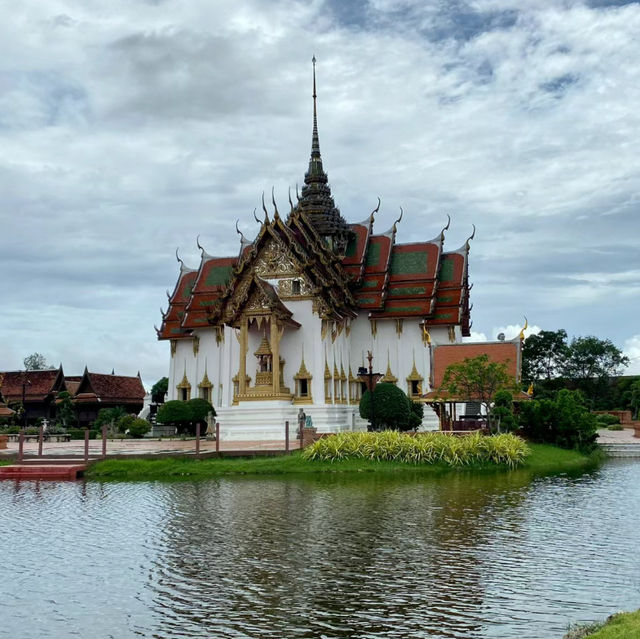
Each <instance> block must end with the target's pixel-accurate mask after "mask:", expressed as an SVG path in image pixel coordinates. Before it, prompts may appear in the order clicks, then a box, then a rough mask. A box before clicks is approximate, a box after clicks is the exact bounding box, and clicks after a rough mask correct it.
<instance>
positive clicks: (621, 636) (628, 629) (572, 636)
mask: <svg viewBox="0 0 640 639" xmlns="http://www.w3.org/2000/svg"><path fill="white" fill-rule="evenodd" d="M584 630H588V626H587V627H583V628H581V627H580V626H578V627H577V628H576V629H575V630H572V631H570V632H568V633H567V634H566V635H565V639H638V637H640V610H637V611H636V612H625V613H620V614H617V615H613V616H611V617H610V618H609V620H608V621H606V622H605V623H604V625H602V626H601V627H600V628H599V629H598V630H596V631H594V632H591V633H588V634H585V633H584V632H583V631H584Z"/></svg>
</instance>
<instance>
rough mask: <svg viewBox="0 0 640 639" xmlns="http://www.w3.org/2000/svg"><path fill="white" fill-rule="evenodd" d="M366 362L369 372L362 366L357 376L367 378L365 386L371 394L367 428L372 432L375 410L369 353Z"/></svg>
mask: <svg viewBox="0 0 640 639" xmlns="http://www.w3.org/2000/svg"><path fill="white" fill-rule="evenodd" d="M367 360H368V361H369V370H367V369H366V368H365V367H364V366H361V367H360V368H358V375H359V376H360V377H365V376H367V377H368V378H369V383H368V384H367V386H368V387H369V393H371V412H370V414H369V426H370V429H371V430H373V424H374V422H375V415H376V410H375V403H374V401H373V364H372V362H373V355H372V354H371V351H367ZM376 377H378V375H376Z"/></svg>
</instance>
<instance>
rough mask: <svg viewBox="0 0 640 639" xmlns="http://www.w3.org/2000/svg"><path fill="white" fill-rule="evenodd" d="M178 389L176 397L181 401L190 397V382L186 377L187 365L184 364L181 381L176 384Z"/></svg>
mask: <svg viewBox="0 0 640 639" xmlns="http://www.w3.org/2000/svg"><path fill="white" fill-rule="evenodd" d="M176 389H177V391H178V399H181V400H182V401H183V402H186V401H188V400H190V399H191V384H190V383H189V380H188V379H187V367H186V365H185V370H184V375H183V376H182V381H181V382H180V383H179V384H178V385H177V386H176Z"/></svg>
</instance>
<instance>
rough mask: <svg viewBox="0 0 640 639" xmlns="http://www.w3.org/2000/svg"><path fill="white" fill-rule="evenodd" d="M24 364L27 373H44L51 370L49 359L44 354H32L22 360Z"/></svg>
mask: <svg viewBox="0 0 640 639" xmlns="http://www.w3.org/2000/svg"><path fill="white" fill-rule="evenodd" d="M22 363H23V364H24V369H25V370H26V371H44V370H47V369H48V368H51V366H49V364H47V358H46V357H45V356H44V355H42V353H31V355H27V356H26V357H25V358H24V359H23V360H22Z"/></svg>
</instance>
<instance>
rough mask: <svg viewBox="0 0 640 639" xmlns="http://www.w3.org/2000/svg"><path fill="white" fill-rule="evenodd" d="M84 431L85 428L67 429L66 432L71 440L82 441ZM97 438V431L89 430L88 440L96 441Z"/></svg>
mask: <svg viewBox="0 0 640 639" xmlns="http://www.w3.org/2000/svg"><path fill="white" fill-rule="evenodd" d="M86 430H87V429H86V428H69V429H68V430H67V432H68V433H69V436H70V438H71V439H84V433H85V431H86ZM97 438H98V431H97V430H90V431H89V439H97Z"/></svg>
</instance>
